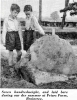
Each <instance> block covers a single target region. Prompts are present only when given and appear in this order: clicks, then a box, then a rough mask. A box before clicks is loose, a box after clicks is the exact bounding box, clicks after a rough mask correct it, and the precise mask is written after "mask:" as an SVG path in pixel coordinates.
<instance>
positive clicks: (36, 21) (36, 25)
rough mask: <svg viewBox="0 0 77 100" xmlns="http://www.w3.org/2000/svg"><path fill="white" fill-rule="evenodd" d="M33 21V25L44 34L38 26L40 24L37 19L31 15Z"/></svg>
mask: <svg viewBox="0 0 77 100" xmlns="http://www.w3.org/2000/svg"><path fill="white" fill-rule="evenodd" d="M33 22H34V27H35V28H36V29H37V30H38V31H39V33H40V34H43V35H45V32H44V30H43V29H42V27H41V26H40V24H39V23H38V20H37V19H36V17H33Z"/></svg>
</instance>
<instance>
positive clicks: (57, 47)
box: [15, 34, 77, 85]
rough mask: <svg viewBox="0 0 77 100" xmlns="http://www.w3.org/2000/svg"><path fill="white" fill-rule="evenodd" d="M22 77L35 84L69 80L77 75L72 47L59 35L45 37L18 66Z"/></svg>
mask: <svg viewBox="0 0 77 100" xmlns="http://www.w3.org/2000/svg"><path fill="white" fill-rule="evenodd" d="M15 68H16V69H18V68H20V69H21V72H20V73H21V74H22V77H23V78H24V79H25V80H27V81H29V82H32V83H34V84H37V85H39V84H41V83H50V82H55V81H65V80H68V75H72V74H75V73H77V60H76V56H75V54H74V51H73V49H72V46H71V45H70V44H69V42H67V41H66V40H64V39H61V38H59V37H58V36H57V35H55V34H54V35H45V36H43V37H41V38H40V39H38V40H36V41H35V42H34V44H32V46H31V47H30V50H29V51H28V53H27V54H26V55H25V57H23V58H22V59H21V60H20V61H19V62H18V63H17V64H16V65H15Z"/></svg>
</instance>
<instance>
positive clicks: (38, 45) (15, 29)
mask: <svg viewBox="0 0 77 100" xmlns="http://www.w3.org/2000/svg"><path fill="white" fill-rule="evenodd" d="M0 19H1V20H0V21H1V27H0V40H1V41H0V54H1V55H0V62H1V65H0V88H2V89H3V88H19V89H21V88H23V89H77V0H1V17H0ZM32 100H33V99H32Z"/></svg>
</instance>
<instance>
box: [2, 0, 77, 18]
mask: <svg viewBox="0 0 77 100" xmlns="http://www.w3.org/2000/svg"><path fill="white" fill-rule="evenodd" d="M72 1H73V0H70V2H72ZM74 1H77V0H74ZM12 3H17V4H18V5H19V6H20V8H21V12H20V13H19V15H18V16H19V17H23V18H24V17H25V14H24V12H23V8H24V6H25V5H26V4H31V5H32V7H33V11H34V12H35V15H36V17H37V16H38V12H39V0H1V17H2V18H5V17H7V16H8V15H9V14H10V6H11V4H12ZM64 5H65V0H42V17H50V14H51V13H52V12H54V11H58V12H59V11H60V9H62V8H64ZM59 15H60V16H62V13H59ZM67 17H70V16H69V14H67Z"/></svg>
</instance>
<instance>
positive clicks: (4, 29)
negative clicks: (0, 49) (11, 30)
mask: <svg viewBox="0 0 77 100" xmlns="http://www.w3.org/2000/svg"><path fill="white" fill-rule="evenodd" d="M6 33H7V19H5V20H4V23H3V31H2V41H3V44H5V37H6Z"/></svg>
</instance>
